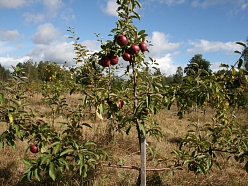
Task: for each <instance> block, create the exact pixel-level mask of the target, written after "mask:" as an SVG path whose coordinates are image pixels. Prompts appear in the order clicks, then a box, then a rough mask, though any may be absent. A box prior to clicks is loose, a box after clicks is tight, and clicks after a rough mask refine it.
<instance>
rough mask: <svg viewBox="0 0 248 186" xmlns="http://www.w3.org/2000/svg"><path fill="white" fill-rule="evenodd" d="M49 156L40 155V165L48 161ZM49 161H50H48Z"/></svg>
mask: <svg viewBox="0 0 248 186" xmlns="http://www.w3.org/2000/svg"><path fill="white" fill-rule="evenodd" d="M49 157H50V156H48V155H46V154H42V155H41V161H40V164H41V165H42V164H43V163H44V162H46V161H47V160H48V159H49ZM49 161H50V160H49Z"/></svg>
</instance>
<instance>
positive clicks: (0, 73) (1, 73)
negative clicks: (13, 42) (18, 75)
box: [0, 63, 10, 81]
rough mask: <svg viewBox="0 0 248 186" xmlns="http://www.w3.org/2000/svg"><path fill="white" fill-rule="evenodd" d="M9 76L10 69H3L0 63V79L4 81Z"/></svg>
mask: <svg viewBox="0 0 248 186" xmlns="http://www.w3.org/2000/svg"><path fill="white" fill-rule="evenodd" d="M9 78H10V71H9V70H8V69H5V68H4V67H3V66H2V65H1V63H0V81H6V80H8V79H9Z"/></svg>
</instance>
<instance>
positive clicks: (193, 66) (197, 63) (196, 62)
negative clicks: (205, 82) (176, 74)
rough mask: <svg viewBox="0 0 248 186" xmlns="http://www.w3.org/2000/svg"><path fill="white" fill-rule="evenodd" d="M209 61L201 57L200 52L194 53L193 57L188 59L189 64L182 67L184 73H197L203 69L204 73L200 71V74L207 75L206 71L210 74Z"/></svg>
mask: <svg viewBox="0 0 248 186" xmlns="http://www.w3.org/2000/svg"><path fill="white" fill-rule="evenodd" d="M210 66H211V64H210V62H209V61H207V60H206V59H203V58H202V54H196V55H195V56H194V57H192V58H191V59H190V61H189V64H188V65H187V67H185V68H184V73H186V75H187V76H190V75H193V74H196V73H198V72H199V71H200V70H205V71H206V73H204V72H203V73H202V74H201V75H202V76H205V75H207V74H208V73H209V74H211V73H212V70H211V69H210Z"/></svg>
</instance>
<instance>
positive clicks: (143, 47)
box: [139, 42, 147, 52]
mask: <svg viewBox="0 0 248 186" xmlns="http://www.w3.org/2000/svg"><path fill="white" fill-rule="evenodd" d="M139 47H140V50H141V51H142V52H145V51H147V44H146V43H145V42H141V43H140V44H139Z"/></svg>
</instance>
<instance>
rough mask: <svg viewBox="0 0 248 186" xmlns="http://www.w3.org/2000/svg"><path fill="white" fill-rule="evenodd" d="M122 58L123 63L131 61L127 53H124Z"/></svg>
mask: <svg viewBox="0 0 248 186" xmlns="http://www.w3.org/2000/svg"><path fill="white" fill-rule="evenodd" d="M122 58H123V59H124V60H125V61H130V60H131V55H130V54H129V53H128V52H125V53H124V54H123V55H122Z"/></svg>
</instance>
